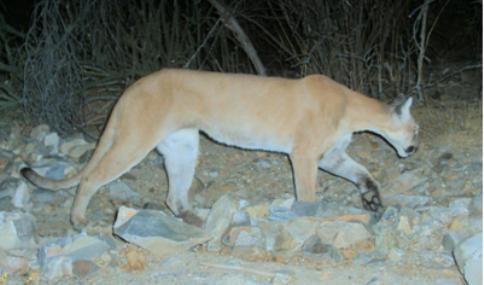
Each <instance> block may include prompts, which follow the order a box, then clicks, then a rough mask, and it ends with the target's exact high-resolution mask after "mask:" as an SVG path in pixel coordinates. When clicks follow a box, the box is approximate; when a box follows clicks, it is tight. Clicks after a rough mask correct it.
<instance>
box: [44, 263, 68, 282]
mask: <svg viewBox="0 0 484 285" xmlns="http://www.w3.org/2000/svg"><path fill="white" fill-rule="evenodd" d="M72 274H73V272H72V259H71V258H69V257H67V256H59V257H58V258H55V259H53V260H52V261H51V262H49V263H47V264H46V265H45V266H43V267H42V277H41V281H42V282H43V283H44V284H45V283H49V284H51V283H55V282H56V281H58V280H60V279H62V278H65V277H70V276H72Z"/></svg>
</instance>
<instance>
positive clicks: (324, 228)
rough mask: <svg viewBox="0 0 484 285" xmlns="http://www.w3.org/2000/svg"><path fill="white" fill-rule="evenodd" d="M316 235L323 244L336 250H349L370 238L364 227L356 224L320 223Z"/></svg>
mask: <svg viewBox="0 0 484 285" xmlns="http://www.w3.org/2000/svg"><path fill="white" fill-rule="evenodd" d="M317 233H318V236H319V237H320V238H321V240H322V241H323V242H324V243H329V244H332V245H334V246H335V247H336V248H338V249H342V248H349V247H351V246H354V245H356V244H357V243H359V242H362V241H366V240H370V239H371V238H372V236H371V234H370V233H369V232H368V230H367V229H366V227H365V226H364V225H363V224H361V223H357V222H340V221H336V222H321V224H320V225H319V227H318V229H317Z"/></svg>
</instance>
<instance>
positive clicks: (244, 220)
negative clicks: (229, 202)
mask: <svg viewBox="0 0 484 285" xmlns="http://www.w3.org/2000/svg"><path fill="white" fill-rule="evenodd" d="M233 223H234V225H237V226H246V225H250V216H249V214H248V213H247V212H246V211H242V210H237V211H236V212H235V213H234V216H233Z"/></svg>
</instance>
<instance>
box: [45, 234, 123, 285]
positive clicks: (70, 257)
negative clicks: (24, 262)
mask: <svg viewBox="0 0 484 285" xmlns="http://www.w3.org/2000/svg"><path fill="white" fill-rule="evenodd" d="M115 247H116V246H115V243H114V240H113V239H112V238H111V237H109V236H96V237H95V236H88V235H86V234H84V233H83V234H79V235H75V236H66V237H59V238H53V239H49V240H47V241H45V242H44V243H43V244H42V246H41V247H40V248H39V250H38V253H37V256H38V260H39V264H40V266H41V268H42V280H43V281H44V282H54V281H56V280H58V279H61V278H63V277H69V276H72V275H76V276H78V277H80V278H84V277H85V276H87V275H88V274H90V273H92V272H95V271H96V270H97V269H98V266H97V265H96V264H94V262H93V261H92V259H94V258H96V257H100V256H102V255H103V254H104V253H106V252H107V251H109V250H111V249H114V248H115Z"/></svg>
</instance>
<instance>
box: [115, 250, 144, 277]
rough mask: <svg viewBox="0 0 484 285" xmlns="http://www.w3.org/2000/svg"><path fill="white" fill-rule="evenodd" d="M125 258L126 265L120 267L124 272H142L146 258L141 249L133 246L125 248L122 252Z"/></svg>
mask: <svg viewBox="0 0 484 285" xmlns="http://www.w3.org/2000/svg"><path fill="white" fill-rule="evenodd" d="M123 254H124V255H125V256H126V263H125V264H123V265H122V266H121V267H122V268H123V269H125V270H131V271H138V270H143V269H144V268H145V264H146V256H145V254H144V252H143V251H142V249H140V248H137V247H135V246H127V247H126V248H125V249H124V250H123Z"/></svg>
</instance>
